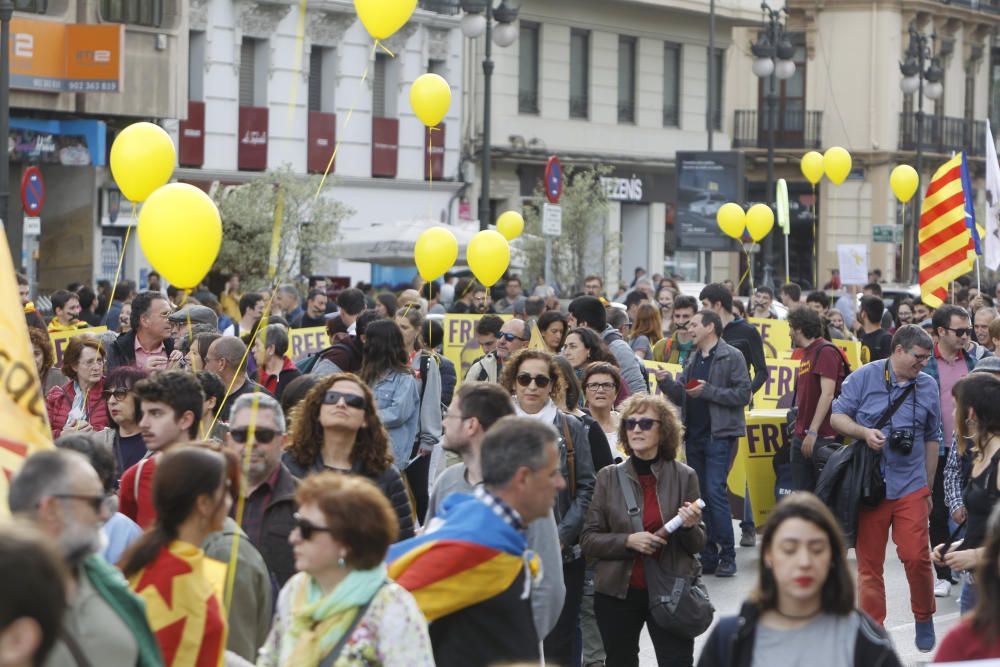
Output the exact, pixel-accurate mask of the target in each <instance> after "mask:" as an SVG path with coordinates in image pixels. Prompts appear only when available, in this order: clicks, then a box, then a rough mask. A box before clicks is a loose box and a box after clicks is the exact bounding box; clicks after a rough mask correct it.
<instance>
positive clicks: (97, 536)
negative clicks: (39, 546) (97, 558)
mask: <svg viewBox="0 0 1000 667" xmlns="http://www.w3.org/2000/svg"><path fill="white" fill-rule="evenodd" d="M106 544H107V537H106V536H105V535H104V531H102V530H101V529H100V528H96V527H94V528H88V527H87V526H83V525H81V524H79V523H73V524H70V525H68V526H66V528H64V529H63V531H62V533H61V534H60V535H59V545H60V546H61V547H62V549H63V553H64V554H65V555H66V562H67V563H68V564H69V565H70V567H76V566H77V565H79V564H80V563H82V562H83V561H85V560H86V559H87V558H89V557H90V556H92V555H94V554H95V553H99V552H100V551H101V550H102V549H103V548H104V546H106Z"/></svg>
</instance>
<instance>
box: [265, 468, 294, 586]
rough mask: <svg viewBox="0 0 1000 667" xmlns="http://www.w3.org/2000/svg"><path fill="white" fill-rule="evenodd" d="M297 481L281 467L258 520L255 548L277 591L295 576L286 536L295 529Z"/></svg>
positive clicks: (289, 545)
mask: <svg viewBox="0 0 1000 667" xmlns="http://www.w3.org/2000/svg"><path fill="white" fill-rule="evenodd" d="M298 484H299V482H298V480H297V479H295V477H294V476H293V475H292V473H291V472H290V471H289V470H288V468H287V467H285V466H284V465H282V466H281V471H280V472H279V473H278V481H277V483H276V484H275V485H274V489H273V490H272V491H271V499H270V500H269V501H268V503H267V507H265V508H264V517H263V519H262V520H261V531H260V543H259V544H257V545H255V546H256V547H257V550H258V551H260V555H261V556H263V557H264V562H265V563H267V569H268V570H270V571H271V574H273V575H274V578H275V579H276V580H277V581H278V588H281V587H282V586H284V585H285V582H286V581H288V580H289V579H290V578H291V577H292V575H293V574H295V556H294V555H293V554H292V545H291V544H289V543H288V536H289V535H290V534H291V532H292V528H294V527H295V519H294V515H295V510H296V506H295V487H297V486H298Z"/></svg>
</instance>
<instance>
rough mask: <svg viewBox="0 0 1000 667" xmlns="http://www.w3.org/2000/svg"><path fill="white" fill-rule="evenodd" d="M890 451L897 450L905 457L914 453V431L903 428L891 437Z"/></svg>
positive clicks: (894, 432)
mask: <svg viewBox="0 0 1000 667" xmlns="http://www.w3.org/2000/svg"><path fill="white" fill-rule="evenodd" d="M889 449H893V450H896V451H897V452H899V453H900V454H902V455H903V456H909V455H910V452H912V451H913V431H912V430H911V429H908V428H901V429H898V430H896V431H893V432H892V433H891V434H890V435H889Z"/></svg>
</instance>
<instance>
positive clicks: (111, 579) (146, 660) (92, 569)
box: [83, 555, 163, 667]
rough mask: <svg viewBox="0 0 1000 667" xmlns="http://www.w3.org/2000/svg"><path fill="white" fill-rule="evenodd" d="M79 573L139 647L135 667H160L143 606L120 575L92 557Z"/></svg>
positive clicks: (158, 651)
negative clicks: (84, 576) (82, 573)
mask: <svg viewBox="0 0 1000 667" xmlns="http://www.w3.org/2000/svg"><path fill="white" fill-rule="evenodd" d="M83 571H84V573H86V575H87V578H88V579H90V583H91V585H92V586H93V587H94V590H96V591H97V594H98V595H100V596H101V599H102V600H104V601H105V602H106V603H107V604H108V606H109V607H111V609H112V610H113V611H114V612H115V614H116V615H117V616H118V618H119V619H121V621H122V623H124V624H125V626H126V627H128V629H129V631H130V632H131V633H132V636H133V637H135V641H136V643H137V644H138V645H139V660H138V661H137V662H136V666H137V667H162V666H163V658H162V657H161V656H160V645H159V644H158V643H157V641H156V636H155V635H154V634H153V631H152V630H150V629H149V623H148V622H147V621H146V605H145V603H144V602H143V601H142V600H141V599H140V598H139V597H138V596H136V595H135V594H133V593H132V591H130V590H129V588H128V583H127V582H126V581H125V578H124V577H123V576H122V573H121V572H120V571H118V570H117V569H115V568H114V567H112V566H111V565H108V564H107V563H105V562H104V561H103V560H101V558H100V556H96V555H95V556H91V557H89V558H87V559H86V560H85V561H83Z"/></svg>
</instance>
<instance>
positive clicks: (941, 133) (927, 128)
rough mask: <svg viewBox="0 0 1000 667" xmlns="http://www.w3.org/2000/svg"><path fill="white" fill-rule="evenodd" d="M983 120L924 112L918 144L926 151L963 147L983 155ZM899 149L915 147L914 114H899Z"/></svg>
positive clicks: (964, 149) (949, 150)
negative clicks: (919, 142)
mask: <svg viewBox="0 0 1000 667" xmlns="http://www.w3.org/2000/svg"><path fill="white" fill-rule="evenodd" d="M985 137H986V122H985V121H981V120H968V119H966V118H954V117H952V116H935V115H934V114H929V113H926V112H925V113H924V127H923V131H922V132H921V136H920V140H921V148H922V149H923V150H924V151H925V152H928V153H943V154H948V153H952V152H958V151H966V154H967V155H975V156H982V155H985V150H986V138H985ZM899 149H900V150H911V151H912V150H916V149H917V114H916V112H912V111H911V112H906V111H904V112H902V113H900V114H899Z"/></svg>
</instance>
